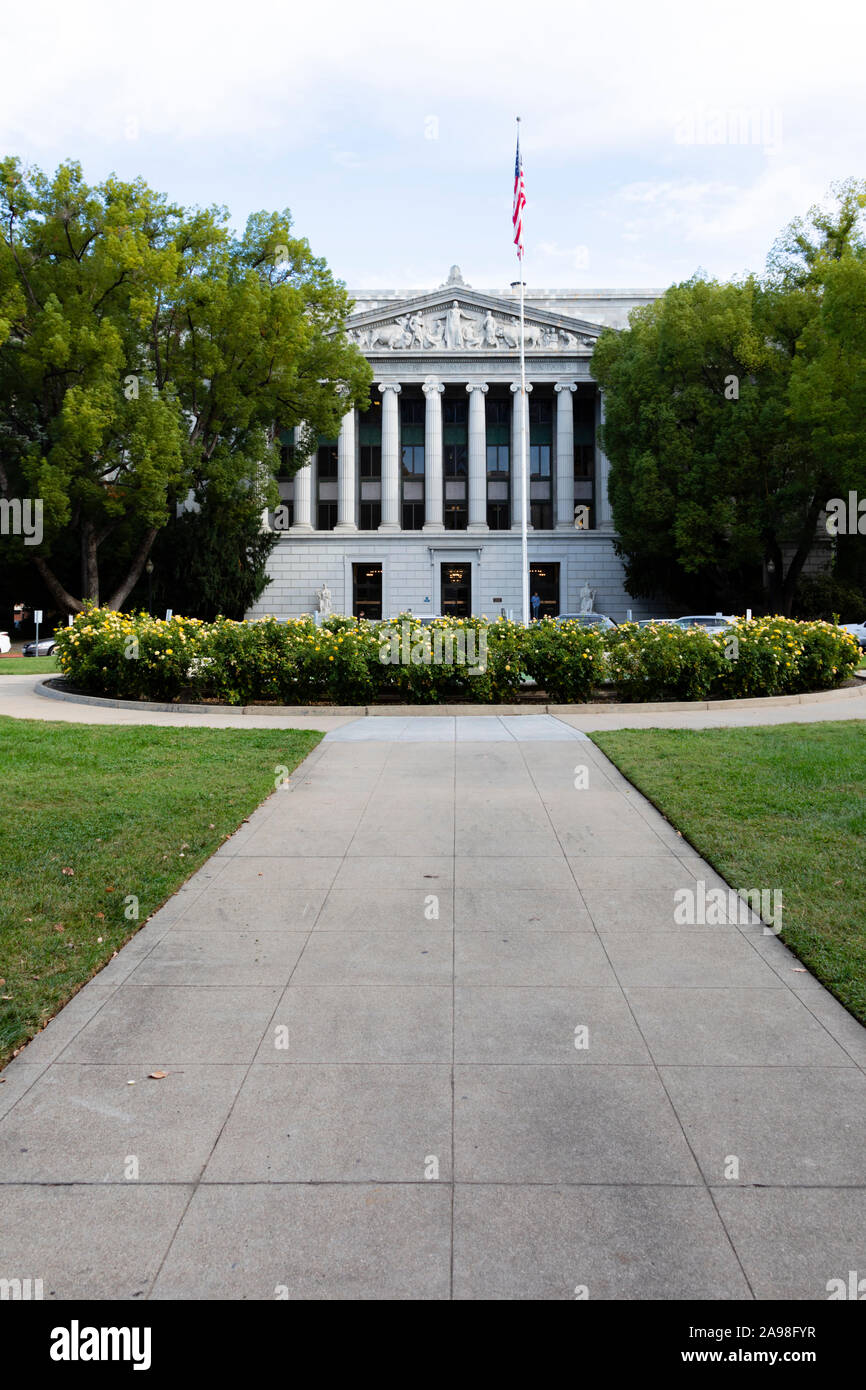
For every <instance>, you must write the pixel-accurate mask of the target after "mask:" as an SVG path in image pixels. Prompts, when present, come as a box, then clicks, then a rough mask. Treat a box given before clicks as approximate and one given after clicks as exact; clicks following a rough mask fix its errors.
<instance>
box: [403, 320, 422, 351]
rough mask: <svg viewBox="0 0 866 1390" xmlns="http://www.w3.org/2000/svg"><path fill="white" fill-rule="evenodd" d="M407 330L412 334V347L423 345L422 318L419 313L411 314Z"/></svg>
mask: <svg viewBox="0 0 866 1390" xmlns="http://www.w3.org/2000/svg"><path fill="white" fill-rule="evenodd" d="M406 327H407V329H408V331H409V332H410V333H411V334H412V343H411V346H412V347H423V346H424V320H423V319H422V317H421V315H420V314H413V315H412V317H411V318H410V320H409V322H408V324H407V325H406Z"/></svg>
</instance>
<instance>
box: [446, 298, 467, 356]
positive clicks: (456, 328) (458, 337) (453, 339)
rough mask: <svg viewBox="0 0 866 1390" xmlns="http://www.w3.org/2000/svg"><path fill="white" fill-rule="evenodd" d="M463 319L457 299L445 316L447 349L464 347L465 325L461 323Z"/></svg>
mask: <svg viewBox="0 0 866 1390" xmlns="http://www.w3.org/2000/svg"><path fill="white" fill-rule="evenodd" d="M462 317H463V315H462V314H461V312H460V305H459V304H458V303H457V300H456V299H455V300H454V301H453V303H452V305H451V308H450V309H449V310H448V312H447V313H446V315H445V346H446V347H447V348H460V347H462V346H463V325H462V323H461V322H460V320H461V318H462Z"/></svg>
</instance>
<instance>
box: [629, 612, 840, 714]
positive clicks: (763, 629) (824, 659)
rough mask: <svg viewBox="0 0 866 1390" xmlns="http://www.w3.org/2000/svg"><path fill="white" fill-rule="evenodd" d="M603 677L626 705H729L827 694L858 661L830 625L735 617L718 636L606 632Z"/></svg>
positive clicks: (659, 629) (654, 629)
mask: <svg viewBox="0 0 866 1390" xmlns="http://www.w3.org/2000/svg"><path fill="white" fill-rule="evenodd" d="M608 636H609V639H612V640H609V642H608V646H609V649H610V650H609V656H608V672H609V674H610V677H611V679H612V680H613V682H614V684H615V685H616V686H617V687H618V689H619V693H620V695H621V696H622V698H623V699H625V700H707V699H711V700H728V699H738V698H744V697H753V698H754V697H755V696H766V695H795V694H801V693H803V692H805V691H809V690H827V689H830V688H831V687H832V686H835V685H841V684H842V682H843V681H845V680H847V679H848V678H849V677H850V675H851V672H852V671H853V670H854V669H855V667H856V666H857V663H858V661H859V648H858V646H857V643H856V642H855V640H854V638H853V637H851V635H850V633H847V632H845V631H843V629H842V628H838V627H834V626H833V625H832V624H831V623H822V622H813V623H800V622H795V621H793V620H792V619H791V618H781V617H763V618H751V619H749V620H748V621H747V620H746V619H745V618H743V619H739V620H738V621H737V622H736V623H735V624H734V625H733V626H732V627H731V628H728V629H726V630H724V631H722V632H713V633H710V632H707V631H706V630H704V629H703V628H687V629H684V628H680V627H677V626H676V625H674V624H663V623H659V624H658V625H655V624H652V625H650V626H649V627H643V628H638V627H636V626H635V625H634V624H632V623H627V624H623V626H622V627H620V628H618V629H617V630H616V633H610V634H608Z"/></svg>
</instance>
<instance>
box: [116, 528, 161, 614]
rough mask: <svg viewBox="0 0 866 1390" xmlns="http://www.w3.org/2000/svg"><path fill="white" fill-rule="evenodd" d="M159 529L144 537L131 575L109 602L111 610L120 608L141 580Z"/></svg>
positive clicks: (147, 532) (131, 566)
mask: <svg viewBox="0 0 866 1390" xmlns="http://www.w3.org/2000/svg"><path fill="white" fill-rule="evenodd" d="M156 534H157V527H155V526H152V527H151V528H150V530H149V531H146V532H145V534H144V536H143V537H142V541H141V544H140V545H139V547H138V549H137V550H136V552H135V555H134V556H133V557H132V564H131V565H130V567H129V573H128V574H127V576H126V578H125V579H124V580H123V582H122V583H121V584H119V585H118V587H117V589H116V590H115V592H114V593H113V594H112V596H111V598H110V599H109V600H108V605H107V606H108V607H109V608H115V609H116V608H120V605H121V604H122V603H123V602H124V600H125V599H127V598H128V597H129V595H130V593H131V592H132V590H133V589H134V588H135V586H136V584H137V583H138V581H139V579H140V578H141V571H142V570H143V569H144V562H145V560H146V559H147V557H148V555H149V554H150V548H151V546H152V545H153V542H154V540H155V539H156Z"/></svg>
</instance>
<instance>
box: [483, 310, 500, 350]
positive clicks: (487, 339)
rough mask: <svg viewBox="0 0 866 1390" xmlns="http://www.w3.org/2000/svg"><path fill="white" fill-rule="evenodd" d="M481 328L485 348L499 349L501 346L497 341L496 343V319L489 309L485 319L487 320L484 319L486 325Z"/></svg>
mask: <svg viewBox="0 0 866 1390" xmlns="http://www.w3.org/2000/svg"><path fill="white" fill-rule="evenodd" d="M481 327H482V337H481V341H482V343H483V345H484V347H492V348H495V347H498V346H499V344H498V343H497V341H496V320H495V318H494V317H493V315H492V314H491V312H490V310H489V309H488V310H487V315H486V317H485V319H484V323H483V324H482V326H481Z"/></svg>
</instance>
